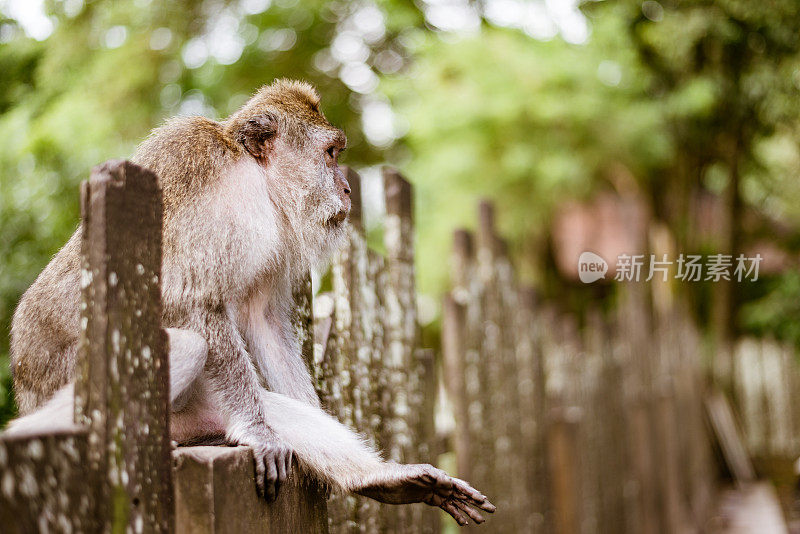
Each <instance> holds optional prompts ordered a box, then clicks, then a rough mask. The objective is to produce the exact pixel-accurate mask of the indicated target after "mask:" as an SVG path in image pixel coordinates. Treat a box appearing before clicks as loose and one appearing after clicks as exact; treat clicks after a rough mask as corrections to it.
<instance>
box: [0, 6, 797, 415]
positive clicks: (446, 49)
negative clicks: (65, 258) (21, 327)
mask: <svg viewBox="0 0 800 534" xmlns="http://www.w3.org/2000/svg"><path fill="white" fill-rule="evenodd" d="M799 11H800V5H799V4H798V2H796V1H793V0H774V1H771V2H753V1H748V0H719V1H716V2H707V1H692V0H663V1H656V0H645V1H644V2H642V1H639V0H620V1H591V2H581V1H579V0H481V1H470V0H430V1H428V0H416V1H405V0H376V1H371V0H365V1H351V2H345V1H332V2H317V1H298V0H240V1H224V0H204V1H186V2H181V1H162V0H115V1H110V0H105V1H104V0H98V1H84V0H64V1H55V0H47V1H43V0H3V1H0V73H2V75H0V228H2V240H0V330H1V331H2V332H3V335H2V336H0V381H2V385H3V386H2V387H3V391H2V395H0V412H1V415H0V424H2V423H3V422H4V421H5V420H7V419H8V417H10V416H11V415H12V414H13V413H14V410H15V409H14V406H13V400H12V397H11V395H10V384H11V382H10V376H9V374H8V335H7V334H8V330H9V326H10V321H11V316H12V313H13V310H14V306H15V305H16V302H17V301H18V299H19V297H20V296H21V294H22V292H23V291H24V290H25V289H26V288H27V287H28V286H29V285H30V284H31V283H32V282H33V280H34V278H35V277H36V276H37V274H38V273H39V272H40V271H41V269H42V268H43V267H44V266H45V265H46V263H47V262H48V261H49V259H50V257H51V256H52V255H53V254H54V253H55V252H56V251H57V250H58V248H59V247H60V246H61V245H62V244H63V243H64V242H65V241H66V239H67V237H68V236H69V235H70V234H71V233H72V232H73V231H74V229H75V227H76V225H77V221H78V219H79V195H78V187H77V186H78V184H79V182H80V181H81V180H83V179H86V178H87V177H88V173H89V170H90V168H91V167H92V166H93V165H95V164H97V163H100V162H102V161H104V160H106V159H108V158H124V157H128V156H130V155H131V154H132V152H133V150H134V147H135V146H136V145H137V143H138V142H139V141H140V140H141V139H142V138H143V137H144V136H145V135H147V133H148V131H149V130H150V129H151V128H153V127H154V126H157V125H158V124H160V123H161V122H162V121H163V120H164V119H165V118H167V117H170V116H173V115H196V114H199V115H205V116H207V117H211V118H224V117H226V116H227V115H228V114H229V113H231V112H232V111H233V110H235V109H236V108H237V107H238V106H240V105H241V104H242V103H243V102H244V101H245V100H246V99H247V98H248V96H249V95H250V94H252V93H253V92H254V91H255V90H256V89H257V88H258V87H259V86H260V85H262V84H264V83H269V82H270V81H271V80H273V79H274V78H278V77H290V78H301V79H304V80H308V81H309V82H311V83H312V84H314V85H315V86H316V87H317V88H318V90H319V92H320V93H321V95H322V108H323V111H324V113H325V114H326V115H327V117H328V118H329V119H330V121H331V122H332V123H334V124H336V125H339V126H341V127H343V128H344V129H345V131H346V132H347V135H348V140H349V149H348V151H347V153H346V155H345V159H344V163H346V164H347V165H350V166H352V167H353V168H355V169H356V170H358V171H359V172H360V173H361V175H362V177H363V189H364V193H365V196H366V200H365V207H364V209H365V214H364V216H365V223H366V227H367V230H368V235H371V234H373V233H374V234H375V235H378V234H379V233H380V224H381V223H380V217H379V216H378V214H379V213H380V212H381V206H380V203H381V199H382V194H381V191H380V187H381V179H380V165H381V164H384V163H388V164H391V165H394V166H396V167H398V168H399V169H401V170H402V172H403V173H404V175H405V176H406V177H407V178H408V179H409V180H410V181H411V182H412V183H413V184H414V186H415V194H416V203H415V209H416V213H415V215H416V224H417V256H416V262H417V265H416V267H417V275H418V290H419V301H418V302H419V316H420V322H421V323H422V324H423V327H424V336H425V338H426V339H428V340H430V342H431V343H432V344H434V345H435V344H436V341H435V340H436V339H438V329H439V328H440V326H439V325H440V316H441V309H440V296H441V294H442V293H443V292H444V291H446V290H448V289H449V282H448V263H447V262H446V261H444V257H445V256H444V254H445V252H446V251H449V250H450V248H451V239H452V233H453V231H454V229H456V228H459V227H462V226H463V227H467V228H474V227H475V221H477V216H476V212H475V210H474V206H476V204H477V201H478V200H479V199H482V198H488V199H491V200H493V201H494V203H495V206H496V211H497V214H496V219H497V226H498V229H499V232H500V233H501V234H502V235H503V236H504V237H505V238H507V248H508V252H509V255H510V257H511V258H512V259H513V261H514V262H515V264H516V266H517V267H516V268H517V272H518V275H519V277H520V279H521V280H522V281H523V282H524V283H525V284H529V285H532V286H533V287H534V288H535V289H536V292H537V298H538V299H540V300H541V301H543V302H554V303H556V304H557V305H558V306H559V308H560V309H561V310H564V311H567V312H569V313H573V314H574V315H575V316H576V317H579V318H580V317H583V314H584V313H585V312H586V309H587V307H589V306H591V307H599V308H601V309H605V310H609V309H613V307H614V306H615V302H616V300H615V297H616V294H617V287H616V285H615V284H614V283H613V281H611V280H610V278H612V276H607V280H605V281H599V282H597V283H594V284H591V285H585V284H582V283H581V282H580V281H578V277H577V255H578V254H579V253H580V252H581V251H583V250H594V251H595V252H598V253H600V254H601V255H602V256H603V257H605V259H606V260H608V261H609V263H612V264H613V262H614V259H616V256H617V254H619V253H627V254H649V253H651V252H659V253H669V254H670V255H671V256H672V259H675V258H676V257H677V255H678V254H679V253H685V254H704V255H709V254H718V253H723V254H739V253H744V254H745V255H747V256H755V255H756V254H761V256H762V257H763V261H762V263H761V265H760V272H759V276H758V280H756V281H746V282H741V283H739V282H735V281H731V282H727V283H726V282H724V281H722V282H716V283H711V282H704V281H700V282H684V281H680V280H674V279H673V280H671V281H669V282H666V283H659V284H656V283H655V282H653V284H654V285H655V286H658V287H657V289H653V292H654V293H658V294H660V295H661V297H659V296H658V295H654V296H653V298H654V300H655V301H658V299H659V298H662V299H668V300H670V301H678V302H681V303H682V304H683V306H684V307H683V309H685V310H687V312H686V313H687V314H688V316H689V317H690V318H691V319H692V321H693V322H694V323H695V324H696V325H697V326H698V327H699V332H700V334H701V338H702V340H703V343H705V344H706V346H708V347H711V351H710V353H718V352H720V351H723V350H725V347H728V346H730V345H731V344H732V343H734V342H736V340H737V339H739V338H743V337H747V338H749V339H770V340H776V341H778V342H780V343H781V344H782V345H783V346H789V347H797V346H798V344H800V320H798V319H800V271H799V270H798V259H800V256H799V255H798V254H799V253H800V231H799V230H800V181H798V173H799V172H800V148H799V145H798V140H800V121H799V120H798V119H800V54H799V53H798V52H800V15H798V12H799ZM631 214H633V215H631ZM642 236H644V239H640V237H642ZM378 241H379V240H378V239H375V242H376V246H378V247H379V246H380V245H379V244H378ZM611 273H612V274H613V268H612V270H611Z"/></svg>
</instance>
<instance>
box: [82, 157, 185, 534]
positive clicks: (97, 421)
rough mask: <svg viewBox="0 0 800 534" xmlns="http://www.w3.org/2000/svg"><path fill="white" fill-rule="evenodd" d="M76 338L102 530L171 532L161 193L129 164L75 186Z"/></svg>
mask: <svg viewBox="0 0 800 534" xmlns="http://www.w3.org/2000/svg"><path fill="white" fill-rule="evenodd" d="M81 201H82V207H83V241H82V249H81V250H82V265H81V287H82V292H83V303H84V306H82V310H81V327H82V332H81V341H80V348H79V356H78V366H77V367H78V368H77V378H76V384H75V419H76V421H77V422H78V423H80V424H85V425H88V428H89V448H88V458H87V460H88V462H87V467H88V471H89V475H88V478H89V480H90V487H91V488H92V490H93V492H94V493H95V495H94V497H95V506H96V509H95V514H96V517H97V518H98V520H99V521H100V523H101V524H100V525H98V526H99V527H100V529H101V530H102V531H109V530H111V531H122V530H134V531H148V532H171V531H173V530H174V528H175V525H174V511H173V510H174V507H173V501H172V464H171V460H170V439H169V361H168V358H167V340H166V335H165V334H164V332H163V331H162V330H161V286H160V278H161V214H162V202H161V191H160V189H159V187H158V184H157V179H156V176H155V175H154V174H153V173H152V172H150V171H148V170H146V169H143V168H141V167H138V166H137V165H134V164H133V163H130V162H127V161H110V162H107V163H105V164H103V165H100V166H98V167H96V168H95V169H94V170H93V171H92V177H91V179H90V181H89V182H84V184H83V186H82V188H81Z"/></svg>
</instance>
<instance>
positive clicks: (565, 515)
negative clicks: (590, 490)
mask: <svg viewBox="0 0 800 534" xmlns="http://www.w3.org/2000/svg"><path fill="white" fill-rule="evenodd" d="M579 420H580V412H579V411H575V409H574V408H556V409H554V410H553V412H552V413H551V416H550V422H549V425H548V440H547V451H548V454H549V465H550V483H551V488H550V491H551V496H550V502H551V503H552V505H553V512H554V521H553V523H554V525H553V526H554V531H555V532H556V533H557V534H578V533H580V532H581V519H582V513H581V493H580V487H581V481H580V479H579V473H580V466H578V465H577V463H578V458H579V453H578V445H577V442H578V424H579Z"/></svg>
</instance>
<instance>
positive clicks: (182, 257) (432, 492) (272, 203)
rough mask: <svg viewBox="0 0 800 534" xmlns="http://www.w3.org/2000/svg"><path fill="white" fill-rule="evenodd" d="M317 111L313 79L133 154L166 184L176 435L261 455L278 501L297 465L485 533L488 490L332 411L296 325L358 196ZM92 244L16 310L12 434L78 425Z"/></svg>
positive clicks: (44, 277)
mask: <svg viewBox="0 0 800 534" xmlns="http://www.w3.org/2000/svg"><path fill="white" fill-rule="evenodd" d="M319 103H320V102H319V96H318V95H317V93H316V92H315V90H314V89H313V88H312V87H311V86H310V85H308V84H306V83H302V82H296V81H288V80H278V81H275V82H274V83H272V84H271V85H269V86H265V87H263V88H261V89H260V90H259V91H258V92H257V93H256V94H255V95H254V96H253V97H252V98H251V99H250V100H249V101H247V102H246V103H245V104H244V105H243V106H242V108H241V109H239V110H238V111H236V112H235V113H234V114H233V115H231V116H230V117H229V118H228V119H226V120H224V121H223V122H215V121H212V120H209V119H206V118H203V117H184V118H176V119H172V120H170V121H168V122H167V123H166V124H165V125H164V126H162V127H160V128H158V129H156V130H154V131H153V132H152V134H151V135H150V136H149V137H148V138H147V139H146V140H145V141H144V142H143V143H142V144H141V145H140V146H139V148H138V149H137V151H136V154H135V155H134V156H133V161H134V162H135V163H137V164H139V165H142V166H144V167H147V168H149V169H151V170H152V171H154V172H155V173H156V175H157V176H158V179H159V182H160V186H161V188H162V190H163V200H164V220H163V259H162V300H163V317H162V325H163V326H164V327H165V329H166V331H167V334H168V337H169V347H170V349H169V358H170V387H171V393H170V400H171V403H172V404H171V411H172V413H171V423H170V433H171V437H172V439H173V440H175V441H177V442H179V443H182V444H185V443H197V442H202V441H204V440H211V439H220V438H221V439H224V440H225V441H226V442H227V443H231V444H241V445H248V446H250V447H252V449H253V454H254V458H255V474H256V476H255V481H256V488H257V490H258V492H259V494H260V495H262V496H263V497H264V498H266V499H268V500H272V499H274V498H275V497H276V495H277V492H278V490H279V488H280V486H281V484H282V483H283V482H284V481H285V480H286V478H287V476H288V475H289V473H290V471H291V469H292V466H293V460H294V459H296V461H297V463H298V464H299V466H300V468H301V469H302V470H303V472H305V473H307V474H309V475H311V476H313V477H315V478H317V479H318V480H319V481H321V482H322V483H324V484H326V485H328V486H329V487H330V488H331V489H332V490H335V491H342V492H353V493H356V494H360V495H365V496H367V497H371V498H373V499H376V500H378V501H381V502H386V503H393V504H403V503H412V502H425V503H427V504H429V505H432V506H438V507H440V508H442V509H443V510H445V511H446V512H448V513H449V514H450V515H451V516H453V518H454V519H455V520H456V521H457V522H458V523H459V524H461V525H465V524H467V523H468V522H469V521H470V520H472V521H474V522H476V523H481V522H483V520H484V519H483V517H482V515H481V511H485V512H493V511H494V510H495V507H494V505H492V504H491V503H490V502H489V500H488V499H487V498H486V497H485V496H484V495H483V494H481V493H480V492H478V491H477V490H475V489H474V488H472V487H471V486H470V485H469V484H467V483H466V482H464V481H462V480H459V479H457V478H453V477H450V476H448V475H447V474H446V473H445V472H444V471H441V470H439V469H437V468H434V467H432V466H430V465H421V464H420V465H404V464H397V463H393V462H387V461H384V460H383V459H382V458H381V456H380V454H379V453H378V452H377V451H376V450H373V449H372V448H371V447H369V446H368V445H366V444H365V442H364V440H363V439H362V438H361V437H360V436H359V435H358V434H356V433H355V432H353V431H352V430H350V429H348V428H347V427H346V426H344V425H342V424H341V423H339V422H338V421H336V420H335V419H334V418H332V417H331V416H330V415H328V414H326V413H325V412H324V411H323V410H322V408H321V407H320V401H319V398H318V397H317V395H316V392H315V391H314V387H313V384H312V381H311V377H310V375H309V371H308V369H307V368H306V365H305V363H304V361H303V359H302V356H301V349H300V344H299V341H298V340H297V339H296V338H295V336H294V333H293V330H292V327H291V314H292V311H293V304H294V302H293V299H292V287H293V285H294V284H295V283H296V282H297V281H298V280H299V278H300V277H301V276H304V275H305V273H307V272H308V270H309V269H311V268H315V267H319V266H320V265H323V264H324V263H325V262H326V261H327V260H328V258H329V257H330V255H331V254H332V252H334V251H335V250H336V249H337V247H338V246H339V245H340V244H341V243H342V241H343V238H344V236H345V235H346V224H347V216H348V212H349V210H350V186H349V184H348V183H347V180H346V179H345V177H344V174H343V172H342V171H341V170H340V168H339V164H338V159H339V155H340V154H341V152H342V151H343V150H344V149H345V146H346V144H347V140H346V137H345V135H344V132H342V130H340V129H338V128H335V127H333V126H331V124H330V123H329V122H328V120H327V119H326V118H325V116H324V115H323V114H322V112H321V111H320V109H319ZM80 239H81V229H80V228H79V229H78V230H77V231H76V232H75V234H74V235H73V236H72V237H71V238H70V240H69V241H68V242H67V244H66V245H65V246H64V247H63V248H62V249H61V250H60V251H59V252H58V254H57V255H56V256H55V257H54V258H53V260H52V261H51V262H50V264H49V265H48V266H47V267H46V268H45V269H44V271H43V272H42V273H41V275H40V276H39V277H38V278H37V279H36V281H35V282H34V284H33V285H32V286H31V287H30V289H28V291H27V292H26V293H25V294H24V295H23V297H22V299H21V301H20V303H19V306H18V307H17V310H16V312H15V314H14V319H13V323H12V327H11V362H12V372H13V377H14V388H15V393H16V398H17V403H18V405H19V409H20V414H21V417H20V418H19V419H17V420H15V421H13V422H12V423H11V425H10V429H9V431H10V432H21V431H29V430H31V429H37V428H42V429H49V428H52V427H53V426H58V425H59V424H66V423H69V422H71V420H72V405H73V389H74V388H73V379H74V376H73V375H74V368H75V359H76V356H77V350H78V349H77V347H78V337H79V332H80V325H79V307H80Z"/></svg>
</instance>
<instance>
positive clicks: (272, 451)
mask: <svg viewBox="0 0 800 534" xmlns="http://www.w3.org/2000/svg"><path fill="white" fill-rule="evenodd" d="M231 317H232V315H230V314H229V313H228V312H226V311H225V310H220V311H213V312H208V313H207V314H206V315H205V317H202V318H200V321H198V322H199V323H200V324H198V325H197V327H198V328H199V329H200V331H202V332H203V333H204V337H205V339H206V343H207V344H208V360H207V362H206V367H205V378H206V383H207V384H208V386H209V388H210V389H211V394H212V395H213V398H214V403H215V404H216V407H217V409H218V410H219V414H220V416H221V418H222V420H223V424H224V425H225V434H226V438H227V439H228V440H229V441H231V442H233V443H238V444H241V445H249V446H250V447H251V448H252V449H253V456H254V458H255V469H256V487H257V489H258V492H259V493H260V494H261V495H262V496H264V497H266V498H267V499H268V500H274V499H275V497H276V496H277V492H278V489H279V488H280V485H281V483H282V482H283V481H284V480H286V477H287V473H288V472H289V470H290V467H291V461H292V451H291V448H289V447H288V446H287V445H286V444H285V442H284V441H283V440H282V439H281V436H280V435H279V433H276V432H275V430H274V428H273V425H272V424H271V422H270V421H269V420H268V418H267V414H266V413H265V411H264V404H263V402H262V399H261V394H262V391H263V388H262V387H261V385H260V383H259V378H258V374H257V373H256V370H255V368H254V367H253V362H252V360H251V358H250V355H249V354H248V352H247V348H246V346H245V343H244V340H243V339H242V337H241V335H240V333H239V331H238V330H237V328H236V326H235V324H234V322H233V321H232V319H231Z"/></svg>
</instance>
